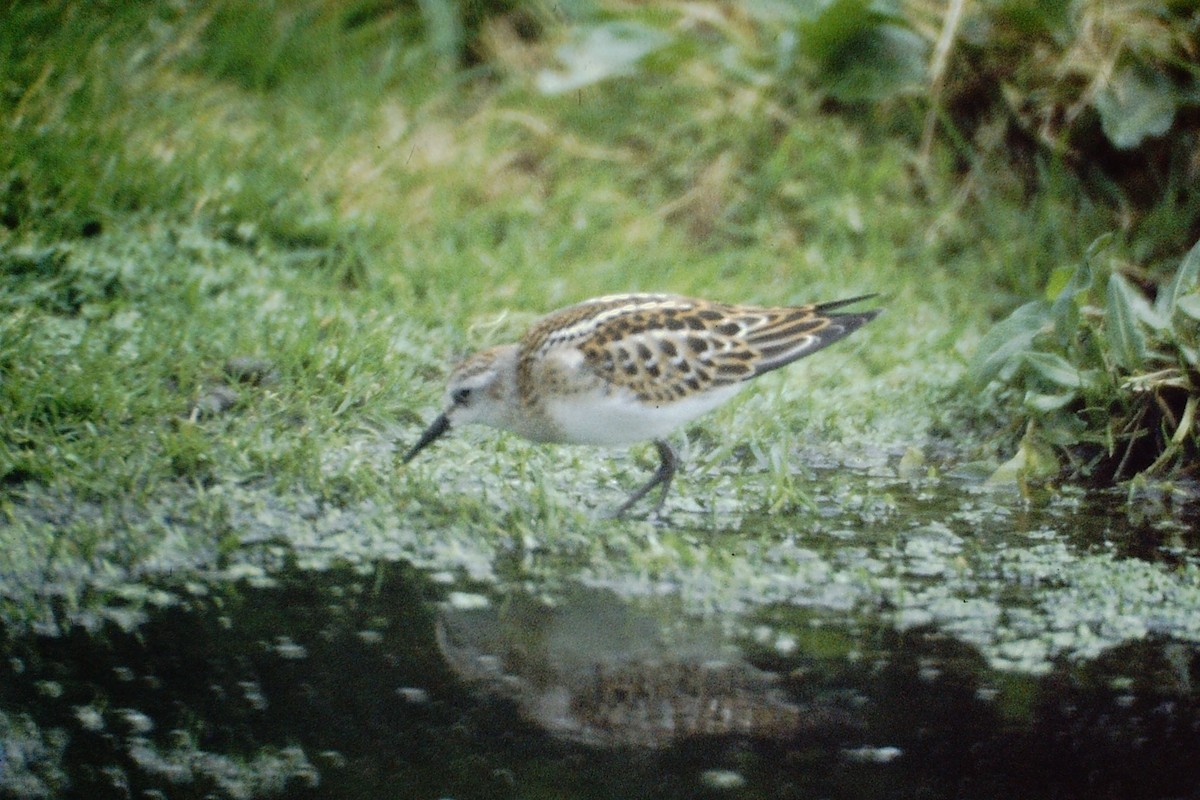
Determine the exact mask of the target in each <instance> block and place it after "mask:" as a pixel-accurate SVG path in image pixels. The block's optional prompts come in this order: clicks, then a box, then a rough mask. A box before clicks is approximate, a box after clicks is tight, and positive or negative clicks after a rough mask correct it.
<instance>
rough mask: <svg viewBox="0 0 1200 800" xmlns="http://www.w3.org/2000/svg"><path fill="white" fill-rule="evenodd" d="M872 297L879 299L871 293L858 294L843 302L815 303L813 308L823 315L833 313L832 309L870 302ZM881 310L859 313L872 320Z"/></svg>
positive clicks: (877, 295)
mask: <svg viewBox="0 0 1200 800" xmlns="http://www.w3.org/2000/svg"><path fill="white" fill-rule="evenodd" d="M872 297H879V293H878V292H871V293H870V294H860V295H859V296H858V297H848V298H846V299H845V300H831V301H829V302H828V303H817V304H816V305H815V306H813V308H815V309H816V310H817V311H820V312H822V313H824V312H826V311H833V310H834V309H838V308H842V307H844V306H849V305H853V304H854V303H861V302H862V301H863V300H870V299H871V298H872ZM882 310H883V309H881V308H877V309H875V310H874V311H864V312H861V313H863V314H870V315H871V317H870V319H874V318H875V317H876V316H877V315H878V314H879V312H880V311H882Z"/></svg>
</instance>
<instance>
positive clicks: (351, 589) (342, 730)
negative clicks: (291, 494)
mask: <svg viewBox="0 0 1200 800" xmlns="http://www.w3.org/2000/svg"><path fill="white" fill-rule="evenodd" d="M835 474H836V475H840V476H842V477H840V478H835V477H834V475H835ZM845 476H846V472H845V471H844V470H840V471H830V472H829V473H826V474H824V475H823V476H819V479H818V480H817V481H816V482H815V483H814V485H815V486H817V487H819V488H818V489H817V490H816V494H815V495H814V498H813V504H812V506H811V507H809V508H807V509H803V510H792V511H791V512H788V513H779V514H774V515H764V516H761V517H757V518H754V517H742V518H740V519H738V521H737V525H736V526H735V525H728V526H725V527H721V526H716V525H713V524H712V521H713V520H714V519H717V518H719V515H714V514H711V513H708V514H706V513H700V512H696V513H690V512H688V511H687V509H683V510H679V509H678V508H677V510H676V513H675V515H674V517H673V519H672V523H673V524H671V525H652V524H649V523H644V522H634V523H622V524H621V525H620V526H617V527H614V528H612V531H613V535H612V536H611V537H610V539H609V540H608V541H606V542H605V543H604V544H603V545H602V546H600V548H601V550H602V551H603V552H604V554H605V555H604V557H603V558H601V557H599V556H597V555H596V554H595V553H594V552H593V551H592V550H588V549H587V548H585V547H584V546H583V545H581V544H579V543H578V542H577V541H576V537H574V536H573V535H564V536H562V537H559V538H555V537H554V536H551V535H550V534H546V537H545V538H544V539H541V540H539V539H538V538H537V536H536V535H534V534H532V533H530V532H528V531H526V532H525V534H523V535H522V536H519V537H518V536H514V537H513V540H512V541H510V542H508V543H507V544H503V543H502V544H501V545H497V546H496V549H495V550H494V551H492V565H493V569H494V572H493V573H492V574H490V575H484V574H483V573H484V572H486V570H477V574H476V575H475V576H474V577H471V576H470V575H468V574H467V573H468V571H467V570H465V569H458V568H453V567H449V566H446V565H443V566H445V568H438V566H437V565H433V566H431V565H430V564H429V563H423V564H422V565H421V566H420V567H418V566H413V563H419V562H421V560H422V558H424V559H426V562H428V557H427V555H426V556H421V557H420V558H418V557H416V556H414V557H413V558H406V557H405V556H404V553H403V552H399V553H396V552H393V553H392V554H391V557H389V558H388V559H386V560H383V559H378V558H376V559H371V558H358V559H348V558H342V557H340V556H332V557H329V558H314V557H313V553H314V552H315V550H314V548H315V545H314V544H313V543H312V541H308V540H305V539H304V537H297V538H293V539H290V540H289V539H287V538H271V539H265V540H256V541H255V542H249V541H248V543H247V544H246V545H245V546H244V548H243V549H242V550H240V551H239V552H238V553H237V554H235V556H236V557H235V559H234V560H235V561H237V563H236V564H234V565H233V566H230V565H229V564H225V565H223V566H222V568H221V569H220V570H216V569H213V570H209V571H207V572H206V571H205V570H203V569H195V570H185V571H181V572H177V573H173V574H172V573H169V572H167V571H164V572H162V573H161V574H156V575H151V576H147V577H145V578H144V579H143V580H140V581H137V582H132V583H128V584H127V588H126V589H125V590H124V593H122V592H121V591H109V592H108V593H107V594H106V597H105V599H104V601H103V603H99V604H97V605H95V606H94V607H91V610H90V611H86V612H84V611H80V610H79V607H78V606H77V607H76V608H75V609H74V610H72V611H70V612H66V611H64V612H62V613H58V612H55V611H54V609H53V608H52V607H51V609H50V611H49V612H48V613H47V615H46V616H45V618H44V619H43V621H42V622H41V623H39V624H36V625H34V626H32V627H29V626H25V627H21V628H20V629H17V628H14V629H11V630H8V631H6V632H4V633H3V637H4V638H3V642H4V654H5V658H4V660H3V662H2V663H0V746H2V748H3V750H0V792H2V793H3V794H4V795H5V796H12V797H60V796H70V797H88V798H106V797H138V798H142V797H146V798H149V797H172V798H175V797H196V798H202V797H267V796H280V797H314V798H315V797H330V798H375V797H398V798H410V797H411V798H430V800H434V799H436V798H510V797H511V798H537V797H545V798H584V797H587V798H592V797H595V798H696V797H728V798H810V797H811V798H942V797H978V798H1010V797H1031V798H1039V797H1045V798H1051V797H1053V798H1064V797H1089V798H1097V797H1100V798H1138V797H1162V798H1166V797H1173V798H1180V797H1200V618H1198V616H1197V615H1198V614H1200V585H1198V584H1200V581H1198V580H1197V575H1198V574H1200V572H1198V570H1197V559H1196V553H1197V542H1196V538H1195V537H1196V534H1195V532H1194V528H1193V527H1192V525H1193V523H1194V519H1189V518H1188V513H1189V512H1188V510H1187V509H1186V508H1184V509H1182V510H1180V509H1178V508H1175V509H1168V510H1164V509H1162V508H1157V509H1156V507H1155V503H1156V502H1163V498H1161V497H1157V498H1154V497H1148V498H1146V499H1145V500H1144V502H1142V503H1139V504H1136V508H1137V509H1139V510H1138V512H1137V513H1138V514H1139V515H1140V516H1137V517H1135V518H1131V516H1130V514H1129V512H1128V511H1126V510H1123V509H1124V508H1125V506H1124V504H1123V503H1120V502H1117V499H1116V498H1112V497H1103V496H1101V497H1089V496H1085V495H1063V494H1056V495H1053V496H1047V497H1046V498H1043V500H1042V501H1040V502H1030V501H1029V500H1028V499H1019V498H1015V497H1010V498H1007V499H1006V500H1004V501H1003V502H1000V501H998V500H997V499H996V497H995V496H994V495H993V494H991V493H990V490H986V491H985V490H983V489H981V488H980V487H979V486H977V485H975V484H973V483H971V482H970V481H952V480H940V481H925V482H918V483H912V482H909V481H903V480H900V479H899V478H898V477H896V476H895V475H894V474H891V475H885V476H883V477H875V478H868V477H866V476H865V475H860V476H859V477H858V478H857V479H856V478H847V477H845ZM1168 511H1169V512H1170V513H1167V512H1168ZM308 516H309V517H311V516H312V515H311V514H309V515H308ZM801 520H802V521H803V522H802V523H801ZM293 522H295V521H293ZM568 522H570V521H569V520H568ZM296 524H299V523H296ZM586 524H587V525H591V526H594V527H599V526H601V525H602V524H601V523H599V522H594V521H589V522H587V523H586ZM604 524H608V523H604ZM348 527H349V528H354V529H355V530H356V531H357V530H358V528H357V527H355V526H348ZM746 530H755V531H756V535H755V536H753V537H749V536H747V535H746V534H745V533H744V532H745V531H746ZM349 535H351V534H350V533H347V532H342V533H337V532H329V531H328V529H327V530H326V535H325V536H323V537H315V538H314V541H315V540H317V539H319V540H320V541H322V542H324V543H326V544H328V542H329V541H330V540H331V539H334V538H336V537H337V536H349ZM447 536H448V534H447ZM389 541H392V542H393V543H394V542H395V536H393V537H392V538H391V539H390V540H389ZM439 542H441V543H442V545H445V542H446V537H442V538H441V539H439ZM460 545H461V542H460ZM413 547H414V553H415V552H417V551H418V550H420V548H419V547H417V546H416V545H415V544H414V545H413ZM556 548H557V549H556ZM366 549H368V550H369V549H370V548H366ZM422 552H424V551H422ZM478 557H479V554H473V555H471V556H470V557H469V558H464V562H471V563H474V561H475V560H476V559H477V558H478ZM239 559H240V560H239ZM566 564H569V565H570V568H569V569H568V568H567V567H566V566H564V565H566ZM551 574H553V575H555V577H554V578H553V579H551V578H550V577H549V576H550V575H551ZM134 587H136V588H134ZM82 607H83V608H88V604H87V603H83V604H82Z"/></svg>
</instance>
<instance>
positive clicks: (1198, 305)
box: [1175, 292, 1200, 320]
mask: <svg viewBox="0 0 1200 800" xmlns="http://www.w3.org/2000/svg"><path fill="white" fill-rule="evenodd" d="M1175 308H1176V309H1178V310H1179V311H1182V312H1183V313H1184V314H1187V315H1188V316H1189V317H1191V318H1192V319H1195V320H1200V292H1192V293H1191V294H1185V295H1184V296H1183V297H1181V298H1179V300H1177V301H1176V302H1175Z"/></svg>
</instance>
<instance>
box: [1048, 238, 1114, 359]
mask: <svg viewBox="0 0 1200 800" xmlns="http://www.w3.org/2000/svg"><path fill="white" fill-rule="evenodd" d="M1103 238H1104V237H1101V239H1103ZM1101 239H1097V240H1096V241H1095V242H1093V243H1092V246H1091V247H1090V248H1088V254H1087V257H1086V258H1084V260H1083V261H1081V262H1080V263H1079V266H1077V267H1075V269H1074V270H1073V271H1072V272H1071V277H1070V279H1068V280H1067V281H1066V282H1065V283H1064V285H1063V286H1062V288H1061V289H1059V291H1058V292H1057V293H1056V294H1055V295H1054V305H1053V306H1051V316H1052V317H1053V318H1054V331H1055V333H1056V334H1057V336H1058V337H1059V339H1060V340H1065V339H1068V338H1070V337H1072V336H1074V335H1075V329H1076V328H1077V327H1078V325H1079V301H1078V297H1079V295H1081V294H1083V293H1085V292H1088V291H1090V290H1091V288H1092V282H1093V280H1094V274H1095V273H1094V272H1093V271H1092V264H1091V261H1092V256H1093V254H1094V251H1095V250H1096V249H1097V248H1098V247H1099V246H1101V245H1099V244H1098V243H1099V242H1100V241H1101ZM1056 272H1058V270H1056ZM1052 278H1053V276H1052ZM1059 280H1061V275H1059ZM1055 282H1057V281H1055Z"/></svg>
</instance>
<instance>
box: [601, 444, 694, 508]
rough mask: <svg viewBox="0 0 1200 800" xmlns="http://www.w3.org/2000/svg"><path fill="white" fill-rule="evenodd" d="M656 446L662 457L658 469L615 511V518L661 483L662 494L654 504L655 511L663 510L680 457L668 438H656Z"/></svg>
mask: <svg viewBox="0 0 1200 800" xmlns="http://www.w3.org/2000/svg"><path fill="white" fill-rule="evenodd" d="M654 446H655V447H657V448H658V457H659V458H660V459H662V460H661V461H660V462H659V465H658V469H657V470H655V472H654V475H653V476H652V477H651V478H650V480H648V481H646V483H645V485H644V486H642V487H641V488H640V489H638V490H637V491H636V492H634V493H633V494H631V495H629V499H628V500H626V501H625V502H624V503H622V504H621V507H620V508H618V509H617V510H616V511H614V512H613V514H612V516H613V518H614V519H616V518H619V517H621V516H623V515H624V514H625V512H626V511H628V510H629V509H631V508H633V506H634V504H635V503H637V501H639V500H641V499H642V498H643V497H645V496H646V495H647V494H648V493H649V492H650V490H651V489H653V488H654V487H655V486H658V485H659V484H662V494H661V495H660V496H659V498H658V503H656V504H655V506H654V513H655V514H657V513H658V512H660V511H662V507H663V503H665V502H666V501H667V491H668V490H669V489H670V488H671V479H672V478H674V477H675V467H676V466H678V464H679V457H678V456H676V455H675V450H674V449H673V448H672V447H671V445H670V444H669V443H668V442H667V440H666V439H655V440H654Z"/></svg>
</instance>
